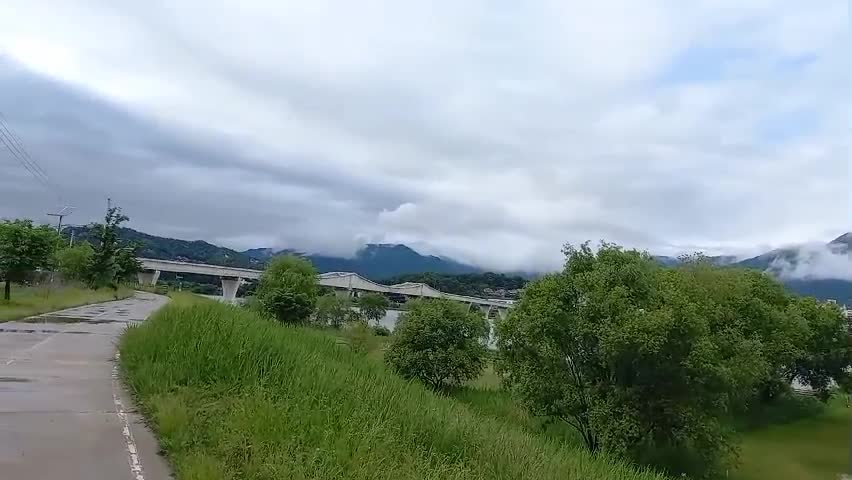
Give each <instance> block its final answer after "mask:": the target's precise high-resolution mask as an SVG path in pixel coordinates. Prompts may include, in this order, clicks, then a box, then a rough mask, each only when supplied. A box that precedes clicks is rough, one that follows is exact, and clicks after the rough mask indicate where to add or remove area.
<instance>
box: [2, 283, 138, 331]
mask: <svg viewBox="0 0 852 480" xmlns="http://www.w3.org/2000/svg"><path fill="white" fill-rule="evenodd" d="M131 295H133V290H130V289H128V288H120V289H119V290H118V291H117V292H114V291H112V290H109V289H101V290H90V289H87V288H81V287H70V286H66V287H60V288H53V289H48V288H46V287H20V286H17V285H12V298H11V300H10V301H9V302H6V301H4V300H0V322H7V321H9V320H17V319H21V318H26V317H30V316H33V315H38V314H41V313H47V312H53V311H56V310H62V309H63V308H71V307H77V306H80V305H88V304H90V303H100V302H108V301H111V300H118V299H121V298H127V297H129V296H131Z"/></svg>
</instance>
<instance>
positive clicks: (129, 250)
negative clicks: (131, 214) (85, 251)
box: [86, 207, 142, 289]
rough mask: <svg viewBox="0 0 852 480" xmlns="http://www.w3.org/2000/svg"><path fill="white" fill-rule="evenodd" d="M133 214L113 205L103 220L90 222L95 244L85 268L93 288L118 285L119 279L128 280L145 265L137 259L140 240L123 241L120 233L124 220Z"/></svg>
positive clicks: (115, 286)
mask: <svg viewBox="0 0 852 480" xmlns="http://www.w3.org/2000/svg"><path fill="white" fill-rule="evenodd" d="M128 220H130V218H128V217H127V215H124V214H122V213H121V208H120V207H110V208H108V209H107V213H106V215H105V216H104V223H95V224H92V225H91V231H92V232H93V233H94V237H95V240H94V245H93V249H94V251H93V252H92V256H91V259H90V260H89V265H88V268H87V272H86V279H87V281H88V282H89V284H90V285H91V286H92V287H93V288H100V287H110V288H113V289H115V288H118V282H119V281H121V280H129V279H130V278H132V277H133V275H135V274H136V273H137V272H139V271H140V270H141V268H142V266H141V264H140V263H139V261H138V260H137V259H136V252H137V250H138V249H139V245H138V244H137V243H125V242H122V241H121V240H120V238H119V235H118V229H119V228H120V226H121V224H122V223H124V222H127V221H128Z"/></svg>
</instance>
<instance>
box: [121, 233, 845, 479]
mask: <svg viewBox="0 0 852 480" xmlns="http://www.w3.org/2000/svg"><path fill="white" fill-rule="evenodd" d="M564 252H565V255H566V262H565V268H564V270H563V271H562V272H559V273H556V274H552V275H548V276H545V277H543V278H541V279H539V280H536V281H533V282H531V283H530V284H529V285H528V286H527V288H526V291H525V293H524V295H523V296H522V298H521V299H520V301H519V302H518V303H517V304H516V306H515V308H513V309H512V310H511V312H510V313H509V315H508V316H507V318H505V319H504V320H500V321H498V322H497V325H496V328H495V329H494V330H493V333H494V335H495V337H494V338H489V333H490V332H489V330H490V329H489V327H488V324H487V321H486V320H485V319H484V318H483V317H482V316H481V315H479V314H478V313H471V312H470V311H469V310H468V309H467V308H465V307H464V306H463V305H460V304H456V303H451V302H448V301H442V300H433V301H411V302H409V303H408V305H407V309H406V311H405V312H404V313H403V314H402V315H401V316H400V320H399V322H398V323H397V326H396V329H395V331H394V332H393V334H390V335H385V333H389V332H382V333H381V334H380V332H379V331H378V329H376V328H371V327H370V323H372V320H374V314H372V315H370V317H369V320H368V318H367V317H366V316H365V314H364V311H365V310H369V309H364V308H363V305H362V306H361V309H357V308H354V307H353V303H352V302H351V301H350V299H348V298H341V297H339V296H336V295H333V294H332V295H324V296H319V291H318V289H317V288H316V284H315V282H312V281H310V280H312V279H313V275H314V272H313V269H312V267H311V266H310V264H309V263H307V262H305V261H304V260H302V259H296V258H288V257H283V258H279V259H276V260H275V261H274V262H273V263H272V265H271V267H270V270H269V271H268V272H267V274H264V275H263V276H262V278H261V280H260V282H259V284H258V287H257V292H258V296H257V298H256V299H255V301H253V302H250V303H249V305H248V307H244V308H235V307H229V306H225V305H220V304H214V303H209V302H208V303H205V304H188V303H187V302H186V301H185V300H180V301H175V302H173V305H171V306H169V307H167V308H166V309H165V310H163V311H161V312H160V313H158V314H157V315H155V317H154V318H153V319H152V320H151V321H149V322H147V323H146V324H144V325H142V326H139V327H134V328H133V329H131V330H129V331H128V333H127V334H126V335H125V337H124V338H123V340H122V343H121V346H120V348H121V352H122V357H121V358H122V367H123V369H124V372H125V375H126V377H127V379H128V383H129V384H130V386H131V388H132V389H133V391H134V392H135V393H136V395H137V397H138V398H139V399H140V401H141V403H142V405H143V408H144V410H145V411H146V412H147V414H148V415H149V416H150V418H152V419H153V423H154V425H155V427H156V428H157V431H158V433H159V435H160V438H161V441H162V443H163V447H164V450H165V451H166V452H167V453H168V454H169V457H170V459H171V460H172V462H173V463H174V465H175V468H176V471H177V473H178V478H179V479H207V478H212V479H220V478H223V479H228V478H249V479H255V478H257V479H260V478H389V479H390V478H402V479H405V478H411V479H415V478H417V479H421V478H505V479H511V478H537V479H538V478H583V479H586V478H591V479H594V478H663V477H662V476H663V475H668V476H669V478H671V477H675V478H683V477H689V478H707V479H721V478H738V479H741V480H751V479H757V478H767V477H766V476H765V475H763V474H764V473H765V472H769V471H775V472H776V474H775V475H774V476H772V477H771V478H774V479H776V480H777V479H784V478H808V477H807V476H802V475H800V473H801V472H804V471H807V472H809V475H812V478H823V477H827V478H834V477H836V476H838V475H839V474H840V473H841V472H842V471H843V468H844V466H843V465H844V460H845V456H844V458H839V457H841V456H842V455H841V453H842V452H841V451H840V450H841V449H842V447H841V445H846V442H845V440H844V441H840V439H841V438H845V434H844V433H843V432H845V431H846V430H845V429H846V428H848V427H847V425H848V424H847V423H845V422H846V421H847V420H848V419H849V418H850V415H849V411H850V410H849V409H847V408H846V407H845V406H842V405H841V403H839V402H838V398H839V397H840V395H839V394H840V393H843V392H844V390H846V389H848V386H849V384H850V381H849V377H848V372H849V366H850V363H852V354H850V349H849V339H848V338H849V337H848V333H847V329H846V323H845V319H844V318H843V316H842V314H841V312H840V310H839V309H838V308H837V307H836V306H835V305H830V304H824V303H820V302H817V301H815V300H813V299H806V298H800V297H796V296H792V295H790V294H788V293H787V292H786V291H785V290H784V288H783V287H782V286H781V285H780V284H778V283H777V282H775V281H774V280H772V279H771V278H769V277H768V276H765V275H763V274H760V273H757V272H751V271H745V270H740V269H736V268H720V267H715V266H712V265H711V264H710V263H709V262H706V261H705V260H704V259H703V258H702V257H700V256H694V257H689V258H683V259H682V261H681V263H680V264H679V266H678V267H676V268H665V267H662V266H660V265H658V264H657V263H656V262H655V261H654V260H653V259H652V258H650V257H649V256H648V255H646V254H643V253H641V252H636V251H627V250H623V249H621V248H620V247H617V246H615V245H609V244H602V245H601V246H600V248H598V249H596V250H592V249H591V248H590V247H589V246H588V244H584V245H582V246H580V247H579V248H574V247H571V246H567V247H566V248H565V250H564ZM273 271H274V272H275V274H274V275H273V274H271V273H270V272H273ZM362 301H363V299H362ZM359 303H361V302H359ZM367 303H368V304H369V303H370V302H369V301H368V302H367ZM490 341H495V342H496V346H497V348H496V350H493V351H489V350H488V349H487V348H486V345H488V344H489V342H490ZM793 380H796V381H797V382H799V383H800V384H803V385H806V386H808V387H810V388H811V390H812V392H813V394H814V395H813V396H812V397H802V396H800V395H798V394H797V393H795V392H794V391H793V390H792V388H791V382H792V381H793ZM839 422H844V423H839ZM838 425H843V426H842V427H838ZM793 437H795V438H793ZM829 444H830V445H829ZM778 455H784V456H785V458H784V462H778V463H772V462H773V461H772V459H773V458H776V457H777V456H778ZM782 465H783V466H782ZM771 468H774V470H772V469H771ZM653 472H657V473H653ZM791 475H792V476H791Z"/></svg>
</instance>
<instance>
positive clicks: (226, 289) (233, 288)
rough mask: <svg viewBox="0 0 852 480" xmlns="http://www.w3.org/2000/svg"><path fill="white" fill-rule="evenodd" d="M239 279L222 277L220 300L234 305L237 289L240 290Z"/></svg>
mask: <svg viewBox="0 0 852 480" xmlns="http://www.w3.org/2000/svg"><path fill="white" fill-rule="evenodd" d="M242 280H243V279H242V278H240V277H222V300H224V301H226V302H228V303H234V300H236V299H237V289H239V288H240V282H242Z"/></svg>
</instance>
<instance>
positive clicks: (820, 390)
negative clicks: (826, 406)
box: [792, 298, 852, 401]
mask: <svg viewBox="0 0 852 480" xmlns="http://www.w3.org/2000/svg"><path fill="white" fill-rule="evenodd" d="M796 308H797V309H798V310H799V311H800V312H801V314H802V317H803V318H804V319H805V321H806V322H807V325H808V332H807V337H806V339H805V341H804V347H803V349H802V354H801V355H800V356H799V357H798V358H797V359H796V360H795V362H794V365H793V368H792V371H793V374H794V375H795V377H796V378H798V379H799V380H800V381H802V382H803V383H806V384H808V385H809V386H810V387H811V388H813V389H814V390H815V391H816V392H817V395H818V397H819V398H820V399H821V400H823V401H826V400H828V399H829V398H830V397H831V393H832V390H833V386H834V385H833V384H832V381H833V382H835V383H836V384H837V385H839V386H840V387H841V389H842V390H843V389H847V388H848V386H849V384H850V378H849V377H850V374H849V367H850V365H852V349H850V348H849V333H848V326H847V322H846V318H845V316H844V315H843V312H842V311H841V310H840V308H839V307H838V306H837V305H831V304H826V303H821V302H818V301H817V300H814V299H813V298H800V299H797V301H796Z"/></svg>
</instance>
